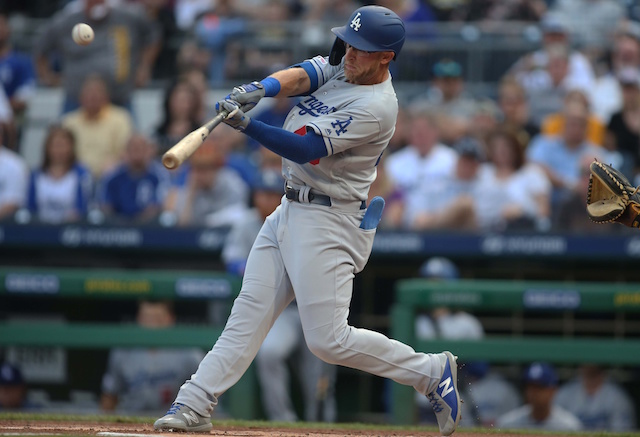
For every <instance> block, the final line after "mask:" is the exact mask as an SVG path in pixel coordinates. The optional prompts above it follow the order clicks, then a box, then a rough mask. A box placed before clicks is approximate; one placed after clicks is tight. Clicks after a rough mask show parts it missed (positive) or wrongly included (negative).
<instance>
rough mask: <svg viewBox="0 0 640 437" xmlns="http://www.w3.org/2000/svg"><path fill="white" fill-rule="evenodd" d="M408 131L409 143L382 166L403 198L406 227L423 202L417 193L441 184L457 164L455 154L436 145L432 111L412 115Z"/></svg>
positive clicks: (422, 198) (436, 127)
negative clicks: (422, 189)
mask: <svg viewBox="0 0 640 437" xmlns="http://www.w3.org/2000/svg"><path fill="white" fill-rule="evenodd" d="M409 132H410V133H409V141H410V144H409V145H407V146H406V147H404V148H402V149H400V150H398V151H397V152H395V153H392V154H391V155H389V157H388V158H387V161H386V164H385V168H386V170H387V173H388V175H389V177H390V179H391V182H392V183H393V184H395V186H396V187H397V189H398V190H400V192H401V193H402V195H403V197H404V198H405V208H404V209H405V213H404V218H403V224H404V225H405V226H409V225H410V224H411V223H412V222H413V220H414V218H415V213H416V212H417V211H419V210H420V208H421V206H422V204H423V203H424V196H423V195H421V193H420V191H419V190H420V189H421V188H423V186H427V187H430V186H434V185H439V184H441V183H442V180H443V179H444V178H446V177H449V176H450V175H451V174H453V172H454V168H455V166H456V161H457V155H456V152H454V151H453V150H452V149H451V148H449V147H447V146H445V145H444V144H442V143H440V142H439V130H438V122H437V118H436V116H435V115H434V114H433V113H432V112H428V111H420V112H417V113H414V114H413V115H412V117H411V120H410V122H409ZM423 184H424V185H423Z"/></svg>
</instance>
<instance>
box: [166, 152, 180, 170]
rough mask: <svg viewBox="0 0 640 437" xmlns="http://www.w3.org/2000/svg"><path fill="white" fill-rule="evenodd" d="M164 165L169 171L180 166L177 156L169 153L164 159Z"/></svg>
mask: <svg viewBox="0 0 640 437" xmlns="http://www.w3.org/2000/svg"><path fill="white" fill-rule="evenodd" d="M162 165H164V166H165V168H168V169H169V170H173V169H174V168H176V167H177V166H178V160H177V159H176V158H175V156H173V155H171V154H169V153H165V154H164V156H163V157H162Z"/></svg>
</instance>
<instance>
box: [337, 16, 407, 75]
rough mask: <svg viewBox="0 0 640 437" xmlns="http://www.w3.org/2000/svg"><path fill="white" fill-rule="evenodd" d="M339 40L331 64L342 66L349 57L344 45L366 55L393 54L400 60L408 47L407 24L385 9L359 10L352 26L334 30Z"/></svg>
mask: <svg viewBox="0 0 640 437" xmlns="http://www.w3.org/2000/svg"><path fill="white" fill-rule="evenodd" d="M331 32H333V33H334V34H335V35H336V36H337V38H336V40H335V42H334V43H333V47H332V49H331V53H330V54H329V63H330V64H331V65H338V64H339V63H340V61H341V60H342V57H343V56H344V54H345V47H344V43H347V44H349V45H351V46H353V47H355V48H356V49H358V50H363V51H366V52H393V53H394V57H393V59H396V57H397V56H398V54H399V53H400V50H401V49H402V45H403V44H404V23H403V22H402V19H401V18H400V17H398V15H397V14H396V13H395V12H393V11H392V10H390V9H387V8H385V7H383V6H363V7H361V8H358V9H356V10H355V11H354V12H353V14H351V17H350V18H349V22H348V23H347V24H346V25H344V26H342V27H334V28H333V29H331Z"/></svg>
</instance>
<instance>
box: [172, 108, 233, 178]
mask: <svg viewBox="0 0 640 437" xmlns="http://www.w3.org/2000/svg"><path fill="white" fill-rule="evenodd" d="M227 115H229V111H226V110H224V109H223V110H222V111H220V113H219V114H218V115H216V116H215V117H213V118H212V119H211V120H209V121H208V122H207V123H206V124H204V125H202V126H200V127H199V128H198V129H196V130H194V131H193V132H191V133H190V134H189V135H187V136H186V137H184V138H183V139H181V140H180V141H178V143H177V144H176V145H174V146H173V147H172V148H170V149H169V150H167V152H166V153H165V154H164V155H162V164H163V165H164V166H165V167H166V168H168V169H169V170H173V169H174V168H178V166H179V165H181V164H182V163H183V162H185V161H186V160H187V159H189V157H190V156H191V155H192V154H193V152H195V151H196V149H197V148H198V147H200V146H201V145H202V143H203V142H204V140H206V139H207V137H208V136H209V134H210V133H211V131H212V130H213V129H215V127H216V126H217V125H219V124H220V122H222V120H224V119H225V118H227Z"/></svg>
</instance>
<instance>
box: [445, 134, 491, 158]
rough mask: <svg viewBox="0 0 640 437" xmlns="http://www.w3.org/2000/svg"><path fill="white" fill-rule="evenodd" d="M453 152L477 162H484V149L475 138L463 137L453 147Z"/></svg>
mask: <svg viewBox="0 0 640 437" xmlns="http://www.w3.org/2000/svg"><path fill="white" fill-rule="evenodd" d="M453 150H455V151H456V152H458V155H460V156H466V157H469V158H473V159H475V160H477V161H484V160H485V158H486V154H485V152H484V147H482V144H480V142H479V141H478V140H476V139H475V138H471V137H464V138H462V139H461V140H459V141H458V142H457V143H455V144H454V145H453Z"/></svg>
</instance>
